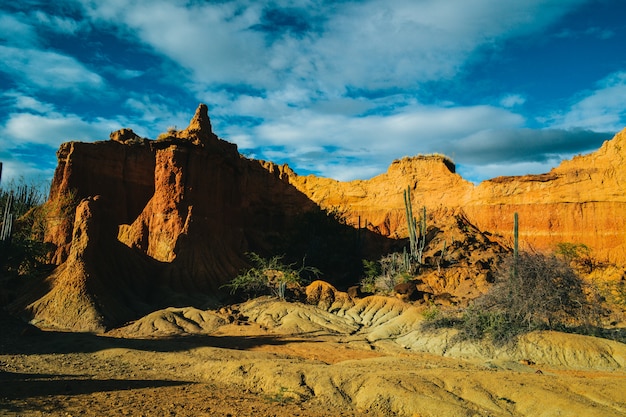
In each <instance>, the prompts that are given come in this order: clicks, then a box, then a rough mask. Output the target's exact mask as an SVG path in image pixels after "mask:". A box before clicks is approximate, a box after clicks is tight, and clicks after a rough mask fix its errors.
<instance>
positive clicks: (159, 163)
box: [21, 105, 626, 331]
mask: <svg viewBox="0 0 626 417" xmlns="http://www.w3.org/2000/svg"><path fill="white" fill-rule="evenodd" d="M625 155H626V132H621V133H619V134H618V135H616V136H615V137H614V138H613V139H612V140H610V141H607V142H606V143H604V145H603V146H602V147H601V148H600V149H599V150H598V151H597V152H594V153H592V154H589V155H586V156H579V157H576V158H574V159H573V160H570V161H565V162H563V163H562V164H561V165H560V166H559V167H557V168H554V169H553V170H552V171H550V172H549V173H546V174H542V175H528V176H521V177H499V178H494V179H492V180H489V181H484V182H483V183H481V184H479V185H474V184H472V183H471V182H469V181H466V180H464V179H463V178H462V177H461V176H460V175H459V174H457V173H456V170H455V166H454V164H453V162H452V161H451V160H450V159H449V158H447V157H445V156H442V155H429V156H416V157H411V158H403V159H400V160H397V161H394V162H393V163H392V164H391V165H390V167H389V169H388V170H387V172H385V173H382V174H380V175H378V176H376V177H374V178H371V179H369V180H357V181H350V182H340V181H335V180H332V179H328V178H319V177H315V176H312V175H309V176H299V175H297V174H296V173H295V172H293V171H292V170H291V169H290V168H289V167H288V166H286V165H276V164H274V163H272V162H265V161H258V160H251V159H248V158H245V157H243V156H241V155H240V154H239V153H238V151H237V147H236V145H234V144H231V143H228V142H226V141H224V140H222V139H220V138H218V137H217V136H216V135H215V134H214V133H213V131H212V128H211V123H210V119H209V116H208V109H207V107H206V106H205V105H200V106H199V107H198V109H197V111H196V113H195V115H194V116H193V118H192V119H191V122H190V124H189V126H188V127H187V128H186V129H184V130H170V131H168V132H166V133H163V134H162V135H160V136H159V137H158V138H157V139H156V140H149V139H145V138H141V137H139V136H137V135H136V134H135V133H134V132H133V131H132V130H130V129H122V130H120V131H117V132H113V133H112V134H111V138H110V140H108V141H101V142H94V143H81V142H68V143H64V144H63V145H61V147H60V148H59V151H58V152H57V156H58V166H57V169H56V172H55V176H54V179H53V183H52V187H51V192H50V198H49V201H48V202H47V203H46V204H47V207H48V211H47V212H48V213H49V215H48V221H47V229H46V240H47V241H48V242H51V243H52V244H53V246H54V248H55V249H54V251H53V252H52V254H51V257H52V260H53V262H54V263H55V264H56V265H58V268H57V270H56V271H55V272H54V273H53V274H52V275H51V276H50V277H49V278H48V280H47V281H46V283H45V286H46V288H45V289H42V288H39V289H38V290H37V292H35V293H33V294H31V295H30V298H29V297H25V298H24V299H23V300H22V305H21V308H22V309H23V311H26V312H27V313H28V314H29V315H30V316H31V318H39V319H42V320H47V321H48V322H50V323H54V324H55V325H57V326H59V327H66V328H72V329H77V330H89V331H94V330H96V331H97V330H102V329H105V328H107V327H110V326H113V325H116V324H120V323H122V322H125V321H127V320H129V319H132V318H136V317H139V315H140V314H143V313H145V312H147V311H151V310H153V309H154V308H157V307H163V306H168V305H179V304H180V305H182V304H185V305H192V304H193V305H198V306H205V305H209V304H210V302H211V300H212V298H211V297H213V296H214V295H215V294H216V293H217V292H218V291H219V289H220V287H221V286H222V285H223V284H224V283H226V282H228V281H229V280H230V279H231V278H233V277H234V276H235V275H236V274H237V273H238V272H239V271H240V270H241V268H242V267H245V266H246V265H247V260H246V255H245V254H246V252H249V251H259V252H263V253H267V254H280V253H279V252H276V251H279V250H280V251H282V250H285V246H284V242H285V238H286V236H289V235H290V234H293V233H292V232H293V230H294V229H295V228H296V227H298V226H301V225H299V224H298V222H299V221H300V219H301V217H299V216H302V215H303V213H310V212H314V211H316V210H319V208H320V207H321V208H324V209H327V210H329V211H333V212H335V213H339V214H340V216H341V220H342V221H343V222H345V223H346V224H347V225H349V226H352V227H354V228H355V229H356V230H358V233H357V234H355V235H354V236H355V239H357V240H358V242H359V245H360V247H362V248H365V249H368V250H370V252H369V254H370V255H372V254H376V253H377V254H378V256H380V255H381V254H384V253H387V252H382V251H383V250H385V248H391V247H393V245H394V244H395V243H394V242H400V243H401V245H400V247H401V246H404V243H403V242H402V241H400V240H399V239H404V238H406V237H407V236H408V232H407V222H406V209H405V192H406V191H409V192H410V198H411V202H412V206H413V214H414V216H415V217H417V218H420V217H421V216H422V215H423V213H424V212H425V213H426V218H427V223H428V233H429V246H428V247H427V248H426V250H425V254H424V255H425V257H427V258H429V259H430V260H431V262H433V263H434V262H436V259H438V257H439V258H441V255H440V254H439V253H440V252H441V251H442V249H443V247H445V248H446V250H447V252H446V256H447V258H448V262H449V263H450V264H452V263H454V265H456V267H455V268H456V269H455V268H452V267H450V268H446V270H445V271H443V272H441V271H436V270H433V271H432V273H431V274H430V275H425V276H424V277H423V281H424V282H425V283H427V284H428V285H429V287H430V288H433V289H436V290H437V291H439V292H442V293H443V292H449V293H453V294H455V295H456V296H463V297H470V298H471V297H474V296H476V295H477V294H478V293H480V292H483V291H484V290H485V288H486V287H487V286H488V281H489V280H490V276H489V274H490V271H491V270H492V268H493V265H494V263H495V261H494V260H495V259H497V258H498V257H500V256H501V255H502V254H503V253H504V252H506V251H507V250H508V249H507V248H506V247H507V245H510V243H511V242H512V231H513V215H514V213H516V212H517V213H518V214H519V219H520V220H519V225H520V241H521V242H520V243H521V246H522V248H534V249H537V250H550V249H552V248H553V246H554V245H555V244H556V243H559V242H572V243H584V244H586V245H587V246H589V247H590V248H591V249H592V250H593V254H594V256H596V257H599V258H600V259H604V260H609V261H612V262H617V263H620V264H622V265H623V264H624V263H626V192H625V188H626V186H625V180H624V179H625V178H626V172H625V171H626V169H625V168H624V159H625ZM311 232H316V231H315V230H311ZM300 236H301V238H302V239H303V240H307V239H309V238H310V235H308V234H306V233H305V234H303V235H300ZM317 238H319V236H317ZM336 238H337V236H330V235H329V236H325V237H324V236H322V239H326V240H327V241H332V240H333V239H336ZM379 238H380V239H383V240H382V241H381V240H376V239H379ZM374 241H376V242H378V243H377V244H379V245H378V246H375V247H376V248H377V250H378V252H376V251H375V250H371V249H372V247H374V246H372V245H373V244H372V243H371V242H374ZM381 242H382V243H381ZM281 243H282V244H283V246H280V244H281ZM330 255H332V254H330ZM361 255H362V254H361ZM362 256H364V255H362ZM442 274H443V275H442ZM446 274H447V275H446ZM442 277H444V278H442ZM333 278H334V276H333V274H332V271H331V274H329V276H326V277H325V279H327V280H329V281H331V282H332V281H333ZM353 278H354V282H356V281H357V280H358V278H359V277H353ZM42 294H43V295H42ZM63 306H67V308H68V309H73V310H72V311H74V310H77V309H78V310H79V311H81V312H82V313H81V314H80V315H79V316H77V315H76V314H74V313H72V314H66V313H64V307H63ZM78 310H77V311H78ZM68 311H69V310H68ZM63 315H65V317H68V318H67V319H63V320H61V319H59V317H62V316H63ZM81 317H82V318H81Z"/></svg>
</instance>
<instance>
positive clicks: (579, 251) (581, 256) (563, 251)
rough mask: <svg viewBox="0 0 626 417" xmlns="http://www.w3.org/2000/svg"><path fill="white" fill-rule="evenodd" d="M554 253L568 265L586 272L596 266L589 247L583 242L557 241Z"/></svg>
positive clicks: (596, 263)
mask: <svg viewBox="0 0 626 417" xmlns="http://www.w3.org/2000/svg"><path fill="white" fill-rule="evenodd" d="M554 253H555V255H557V256H559V257H560V258H562V259H563V260H564V261H565V262H567V263H568V264H569V265H571V266H573V267H574V268H576V269H578V270H580V271H581V272H584V273H587V274H589V273H591V272H592V271H593V270H594V269H595V268H596V267H597V266H598V262H597V261H596V260H595V259H594V258H593V256H592V253H591V248H589V246H587V245H585V244H584V243H571V242H559V243H557V244H556V246H555V248H554Z"/></svg>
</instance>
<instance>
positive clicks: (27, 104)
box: [3, 91, 54, 113]
mask: <svg viewBox="0 0 626 417" xmlns="http://www.w3.org/2000/svg"><path fill="white" fill-rule="evenodd" d="M3 96H4V97H7V98H9V99H10V100H13V101H14V107H15V108H16V109H19V110H30V111H34V112H37V113H48V112H52V111H54V105H52V104H50V103H44V102H41V101H39V100H37V99H36V98H34V97H31V96H27V95H24V94H22V93H20V92H18V91H7V92H6V93H4V94H3Z"/></svg>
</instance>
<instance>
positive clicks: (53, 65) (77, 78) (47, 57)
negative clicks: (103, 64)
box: [0, 45, 104, 90]
mask: <svg viewBox="0 0 626 417" xmlns="http://www.w3.org/2000/svg"><path fill="white" fill-rule="evenodd" d="M0 71H3V72H5V73H7V74H9V75H11V76H12V77H15V78H19V79H22V80H24V81H25V82H26V83H27V84H28V85H34V86H36V87H39V88H46V89H51V90H67V89H71V90H81V89H84V88H92V89H93V88H101V87H103V86H104V80H103V79H102V77H100V75H98V74H97V73H95V72H93V71H91V70H89V69H88V68H86V67H85V66H84V65H83V64H82V63H80V62H79V61H78V60H76V59H75V58H73V57H70V56H67V55H62V54H59V53H57V52H49V51H42V50H38V49H23V48H16V47H10V46H4V45H0Z"/></svg>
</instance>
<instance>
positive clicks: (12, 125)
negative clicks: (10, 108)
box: [0, 112, 120, 148]
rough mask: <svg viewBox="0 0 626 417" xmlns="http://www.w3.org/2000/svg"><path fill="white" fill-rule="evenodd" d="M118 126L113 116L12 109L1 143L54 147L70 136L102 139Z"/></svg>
mask: <svg viewBox="0 0 626 417" xmlns="http://www.w3.org/2000/svg"><path fill="white" fill-rule="evenodd" d="M119 128H120V124H119V122H117V121H115V120H106V119H96V120H94V121H87V120H84V119H82V118H81V117H80V116H78V115H75V114H60V113H56V112H51V113H47V114H32V113H25V112H24V113H12V114H10V115H9V117H8V120H7V121H6V123H5V125H4V128H3V129H2V134H3V138H2V139H1V140H0V143H2V145H3V147H5V148H9V147H15V146H21V147H23V146H27V145H33V144H35V145H46V146H49V147H52V148H57V147H58V146H59V145H60V144H61V143H63V142H67V141H71V140H82V141H93V140H106V139H108V138H109V134H110V133H111V132H112V131H113V130H117V129H119Z"/></svg>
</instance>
